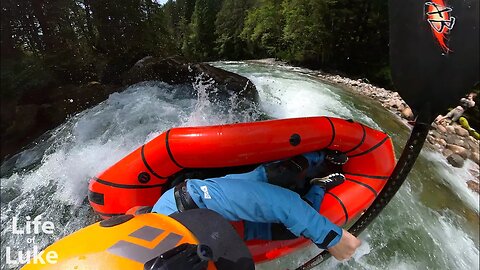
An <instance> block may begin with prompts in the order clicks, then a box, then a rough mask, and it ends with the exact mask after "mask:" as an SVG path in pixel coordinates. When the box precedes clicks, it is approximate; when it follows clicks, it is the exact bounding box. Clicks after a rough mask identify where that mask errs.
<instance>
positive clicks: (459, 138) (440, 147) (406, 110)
mask: <svg viewBox="0 0 480 270" xmlns="http://www.w3.org/2000/svg"><path fill="white" fill-rule="evenodd" d="M317 76H318V77H320V78H321V79H323V80H326V81H328V82H333V83H336V84H340V85H344V86H346V87H348V88H350V89H353V90H354V91H356V92H358V93H361V94H363V95H366V96H368V97H370V98H372V99H374V100H377V101H379V102H380V103H381V104H382V106H383V107H385V108H387V109H389V110H390V111H392V112H393V113H394V114H396V115H398V116H399V117H401V119H402V121H403V122H404V123H405V124H406V125H407V126H408V127H409V128H411V127H412V126H411V125H410V124H408V121H411V120H413V117H414V116H413V113H412V110H411V109H410V107H409V106H408V104H406V103H405V101H403V99H402V97H401V96H400V95H399V94H398V93H397V92H394V91H391V90H387V89H384V88H380V87H376V86H373V85H371V84H369V83H366V82H364V81H363V80H352V79H349V78H344V77H341V76H338V75H329V74H323V73H319V74H317ZM426 146H427V147H430V148H432V149H435V150H437V151H439V152H440V153H442V155H443V156H444V157H445V158H446V160H447V161H448V163H449V164H450V165H452V166H453V167H456V168H461V167H463V166H464V164H465V161H466V160H467V159H470V160H472V161H473V162H474V163H475V165H473V166H474V167H473V168H470V173H471V176H472V179H465V180H466V181H467V185H468V187H469V188H470V189H471V190H473V191H475V192H477V193H480V183H479V180H478V177H479V173H478V171H479V164H480V160H479V159H480V154H479V141H478V140H477V139H475V138H474V137H472V136H470V135H469V132H468V130H466V129H464V128H463V127H462V126H460V125H458V124H457V123H448V122H446V121H443V122H442V123H432V129H431V130H430V132H429V135H428V136H427V142H426Z"/></svg>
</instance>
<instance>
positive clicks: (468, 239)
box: [0, 62, 480, 269]
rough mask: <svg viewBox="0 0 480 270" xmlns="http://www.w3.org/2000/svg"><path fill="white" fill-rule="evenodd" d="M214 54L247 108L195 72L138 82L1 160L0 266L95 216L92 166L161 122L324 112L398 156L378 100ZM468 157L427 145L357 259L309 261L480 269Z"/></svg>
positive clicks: (300, 257)
mask: <svg viewBox="0 0 480 270" xmlns="http://www.w3.org/2000/svg"><path fill="white" fill-rule="evenodd" d="M214 65H216V66H219V67H221V68H224V69H227V70H230V71H233V72H236V73H239V74H241V75H244V76H246V77H248V78H249V79H250V80H251V81H252V82H253V83H254V84H255V85H256V87H257V89H258V91H259V96H260V101H259V103H258V104H251V105H249V106H247V107H245V102H244V101H243V100H240V99H239V98H236V97H235V96H232V97H231V98H230V99H229V100H228V102H225V101H222V102H219V101H217V100H215V99H212V98H208V95H209V94H208V93H207V92H206V91H205V89H206V88H207V87H206V85H207V84H208V82H204V81H202V80H199V81H198V82H197V83H195V84H194V85H193V87H192V86H188V85H186V86H170V85H167V84H164V83H159V82H146V83H141V84H137V85H134V86H131V87H129V88H128V89H126V90H125V91H123V92H121V93H115V94H112V95H111V96H110V97H109V98H108V100H106V101H104V102H102V103H101V104H99V105H97V106H95V107H94V108H91V109H88V110H86V111H83V112H81V113H79V114H77V115H75V116H73V117H72V118H71V119H69V120H68V121H67V122H65V123H64V124H62V125H61V126H59V127H58V128H56V129H54V130H52V131H50V132H47V133H46V134H44V135H43V136H42V138H41V139H39V140H38V141H36V142H35V143H34V144H32V145H31V146H30V147H27V149H26V150H24V151H23V152H21V153H20V154H18V155H17V156H15V157H13V158H11V159H10V160H8V161H6V162H4V163H3V164H2V168H1V169H2V171H1V177H2V179H1V197H0V198H1V211H2V213H1V224H2V229H1V246H2V269H10V268H18V266H16V265H15V264H14V263H12V260H15V259H17V260H18V259H19V258H18V256H19V255H20V254H18V252H19V251H23V252H24V253H25V251H27V250H32V249H33V248H34V247H35V246H37V247H38V248H39V249H41V248H43V247H45V246H46V245H48V244H49V243H51V242H53V241H55V240H56V239H59V238H61V237H63V236H65V235H67V234H69V233H71V232H73V231H76V230H78V229H80V228H82V227H84V226H86V225H88V224H91V223H92V222H94V221H95V220H96V219H97V217H96V216H95V215H94V214H93V212H92V210H91V208H90V207H89V205H88V201H87V199H86V195H87V182H88V179H89V177H91V176H93V175H95V174H97V173H98V172H100V171H102V170H104V169H106V168H107V167H109V166H110V165H112V164H113V163H115V162H116V161H117V160H118V159H120V158H121V157H123V156H125V155H126V154H127V153H129V152H130V151H132V150H134V149H135V148H136V147H138V146H139V145H141V144H143V143H145V142H147V141H149V140H151V139H152V138H154V137H155V136H156V135H158V134H160V133H162V132H163V131H165V130H167V129H168V128H170V127H175V126H192V125H210V124H224V123H234V122H248V121H255V120H261V119H266V118H290V117H299V116H318V115H327V116H334V117H342V118H351V119H354V120H356V121H359V122H361V123H364V124H366V125H368V126H370V127H373V128H376V129H380V130H383V131H385V132H387V133H388V134H390V136H391V137H392V139H393V142H394V145H395V149H396V153H397V156H399V154H400V152H401V149H402V147H403V145H404V144H405V142H406V140H407V137H408V134H409V130H408V128H407V127H405V126H404V125H403V124H402V123H401V122H400V121H399V120H398V119H397V117H396V116H395V115H393V114H391V113H390V112H388V111H386V110H385V109H383V108H382V107H381V106H380V105H379V104H378V103H377V102H374V101H372V100H369V99H366V98H364V97H362V96H358V95H356V94H355V93H352V92H351V91H349V90H346V89H342V88H339V87H337V86H332V85H329V84H325V83H322V82H321V81H319V80H317V79H316V78H314V76H311V75H308V74H306V73H308V72H305V70H302V69H295V68H285V67H272V66H268V65H260V64H252V63H244V62H223V63H214ZM239 104H242V106H240V105H239ZM467 168H474V169H476V170H478V167H476V168H475V165H474V164H473V163H471V162H467V164H466V166H465V168H464V169H454V168H452V167H450V166H448V165H447V163H446V162H445V161H444V158H443V157H442V156H441V155H439V154H437V153H435V152H432V151H430V150H428V149H424V150H423V151H422V154H421V156H420V158H419V160H418V161H417V163H416V165H415V167H414V169H413V171H412V173H411V174H410V175H409V177H408V179H407V181H406V183H405V184H404V186H403V187H402V188H401V189H400V191H399V193H398V194H397V196H396V197H395V198H394V199H393V200H392V202H391V203H390V204H389V205H388V206H387V207H386V209H385V210H384V211H383V212H382V214H381V215H380V216H379V217H378V218H377V219H376V220H375V221H374V222H373V223H372V224H371V225H370V226H369V227H368V228H367V230H366V231H365V232H364V233H363V234H362V235H361V236H360V238H361V239H362V241H363V244H362V246H361V247H360V249H359V250H358V252H357V253H356V255H355V257H354V259H352V260H350V261H349V262H346V263H342V262H338V261H336V260H334V259H331V260H329V261H327V262H325V263H323V264H322V265H320V266H319V267H318V269H332V268H335V269H337V268H338V269H385V268H391V269H479V264H480V263H479V208H480V207H479V197H478V194H476V193H473V192H472V191H470V190H469V189H468V188H467V186H466V183H465V181H466V180H467V179H469V178H473V176H472V175H471V173H470V172H469V171H468V169H467ZM38 215H41V217H42V220H43V221H51V222H53V224H54V226H55V228H54V231H53V234H48V233H45V232H39V233H38V234H30V235H25V234H23V235H22V234H19V233H18V232H13V231H12V228H13V225H14V224H13V223H14V221H18V222H17V223H20V225H18V224H17V226H16V227H22V226H23V227H25V223H26V221H27V220H28V218H31V219H33V217H35V216H38ZM7 252H8V253H7ZM316 252H318V251H317V250H316V247H314V246H312V247H309V248H306V249H303V250H300V251H298V252H296V253H295V254H293V255H291V256H287V257H285V258H282V259H280V260H277V261H273V262H268V263H264V264H261V265H259V266H258V268H259V269H286V268H293V267H295V266H297V265H298V264H299V263H300V262H303V261H305V260H306V259H308V258H309V256H313V255H314V254H316ZM7 255H8V256H7ZM20 259H21V258H20Z"/></svg>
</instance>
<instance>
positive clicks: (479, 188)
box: [467, 180, 480, 193]
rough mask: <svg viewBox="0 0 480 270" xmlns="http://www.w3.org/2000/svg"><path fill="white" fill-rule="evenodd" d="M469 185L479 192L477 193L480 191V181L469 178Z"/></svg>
mask: <svg viewBox="0 0 480 270" xmlns="http://www.w3.org/2000/svg"><path fill="white" fill-rule="evenodd" d="M467 186H468V188H469V189H471V190H473V191H475V192H477V193H480V183H478V182H476V181H473V180H469V181H467Z"/></svg>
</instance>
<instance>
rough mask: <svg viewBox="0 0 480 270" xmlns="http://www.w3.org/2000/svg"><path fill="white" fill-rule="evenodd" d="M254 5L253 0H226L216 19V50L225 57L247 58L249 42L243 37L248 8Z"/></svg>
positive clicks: (234, 58)
mask: <svg viewBox="0 0 480 270" xmlns="http://www.w3.org/2000/svg"><path fill="white" fill-rule="evenodd" d="M252 5H253V1H252V0H225V1H224V2H223V5H222V8H221V10H220V12H219V13H218V14H217V20H216V21H215V27H216V35H217V40H216V42H215V43H216V44H217V46H216V50H217V52H218V55H219V56H220V57H221V58H224V59H232V60H238V59H242V58H245V57H246V56H247V55H248V54H247V44H246V42H245V41H244V40H243V39H241V37H240V35H241V33H242V31H243V27H244V21H245V17H246V16H247V10H248V9H250V8H251V7H252Z"/></svg>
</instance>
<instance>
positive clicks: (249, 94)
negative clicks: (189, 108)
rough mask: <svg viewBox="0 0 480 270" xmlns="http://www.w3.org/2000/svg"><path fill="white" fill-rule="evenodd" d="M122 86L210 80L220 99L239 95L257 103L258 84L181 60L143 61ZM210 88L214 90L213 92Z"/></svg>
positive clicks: (155, 59) (222, 71) (148, 59)
mask: <svg viewBox="0 0 480 270" xmlns="http://www.w3.org/2000/svg"><path fill="white" fill-rule="evenodd" d="M122 77H123V80H122V83H123V84H124V85H131V84H135V83H138V82H143V81H162V82H166V83H169V84H192V83H196V80H197V79H199V78H202V79H203V81H211V82H212V84H209V85H208V86H207V88H208V89H207V90H209V91H211V90H215V91H214V92H215V93H216V95H217V96H215V97H213V96H212V97H211V98H219V96H218V95H220V98H222V97H223V98H228V97H230V96H231V95H232V94H236V95H237V96H238V97H240V98H245V99H246V100H248V101H252V102H256V101H257V100H258V92H257V89H256V88H255V85H254V84H253V83H252V82H251V81H250V80H248V79H247V78H245V77H243V76H240V75H238V74H235V73H232V72H229V71H226V70H223V69H219V68H216V67H213V66H211V65H209V64H205V63H198V64H190V63H188V62H186V61H184V60H183V59H181V58H166V59H161V58H154V57H149V58H144V59H142V60H140V61H139V62H137V63H136V64H135V65H134V66H133V67H132V68H131V69H130V70H129V71H127V72H125V73H124V74H123V76H122ZM210 88H211V89H210Z"/></svg>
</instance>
